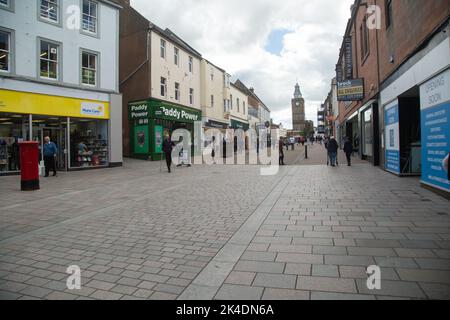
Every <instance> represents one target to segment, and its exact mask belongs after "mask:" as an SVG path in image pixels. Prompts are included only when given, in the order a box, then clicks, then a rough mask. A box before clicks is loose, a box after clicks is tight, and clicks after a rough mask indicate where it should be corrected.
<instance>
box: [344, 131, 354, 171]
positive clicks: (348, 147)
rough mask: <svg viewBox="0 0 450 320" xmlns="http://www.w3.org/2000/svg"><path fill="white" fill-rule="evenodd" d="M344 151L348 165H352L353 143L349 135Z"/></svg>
mask: <svg viewBox="0 0 450 320" xmlns="http://www.w3.org/2000/svg"><path fill="white" fill-rule="evenodd" d="M344 152H345V156H346V157H347V165H348V166H349V167H350V166H351V165H352V154H353V143H352V142H351V141H350V138H349V137H346V138H345V143H344Z"/></svg>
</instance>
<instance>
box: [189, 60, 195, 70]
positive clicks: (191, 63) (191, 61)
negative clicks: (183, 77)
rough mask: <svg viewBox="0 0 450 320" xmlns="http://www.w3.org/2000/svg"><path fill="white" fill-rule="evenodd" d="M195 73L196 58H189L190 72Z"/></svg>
mask: <svg viewBox="0 0 450 320" xmlns="http://www.w3.org/2000/svg"><path fill="white" fill-rule="evenodd" d="M193 71H194V58H192V57H189V72H191V73H192V72H193Z"/></svg>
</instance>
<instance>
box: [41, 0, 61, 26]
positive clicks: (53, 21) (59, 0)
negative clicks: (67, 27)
mask: <svg viewBox="0 0 450 320" xmlns="http://www.w3.org/2000/svg"><path fill="white" fill-rule="evenodd" d="M43 1H45V2H47V3H49V2H50V1H56V3H55V5H56V6H57V11H56V17H57V20H56V21H55V20H53V19H50V18H48V17H44V16H42V14H41V13H42V12H41V7H42V2H43ZM51 3H52V4H53V2H51ZM37 5H38V9H37V15H38V20H40V21H42V22H45V23H49V24H52V25H55V26H58V27H61V28H62V19H61V0H38V3H37Z"/></svg>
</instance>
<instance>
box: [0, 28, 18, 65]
mask: <svg viewBox="0 0 450 320" xmlns="http://www.w3.org/2000/svg"><path fill="white" fill-rule="evenodd" d="M0 32H3V33H6V34H7V35H8V51H3V52H7V53H6V54H7V55H8V56H9V57H8V70H0V73H3V74H6V73H9V74H12V73H14V72H15V63H14V61H15V41H14V39H15V34H14V30H11V29H6V28H2V27H0ZM0 55H2V53H1V51H0Z"/></svg>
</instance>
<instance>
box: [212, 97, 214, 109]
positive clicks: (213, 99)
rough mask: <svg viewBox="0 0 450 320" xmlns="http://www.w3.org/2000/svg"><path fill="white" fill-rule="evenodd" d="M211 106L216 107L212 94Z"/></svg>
mask: <svg viewBox="0 0 450 320" xmlns="http://www.w3.org/2000/svg"><path fill="white" fill-rule="evenodd" d="M211 108H214V95H211Z"/></svg>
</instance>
